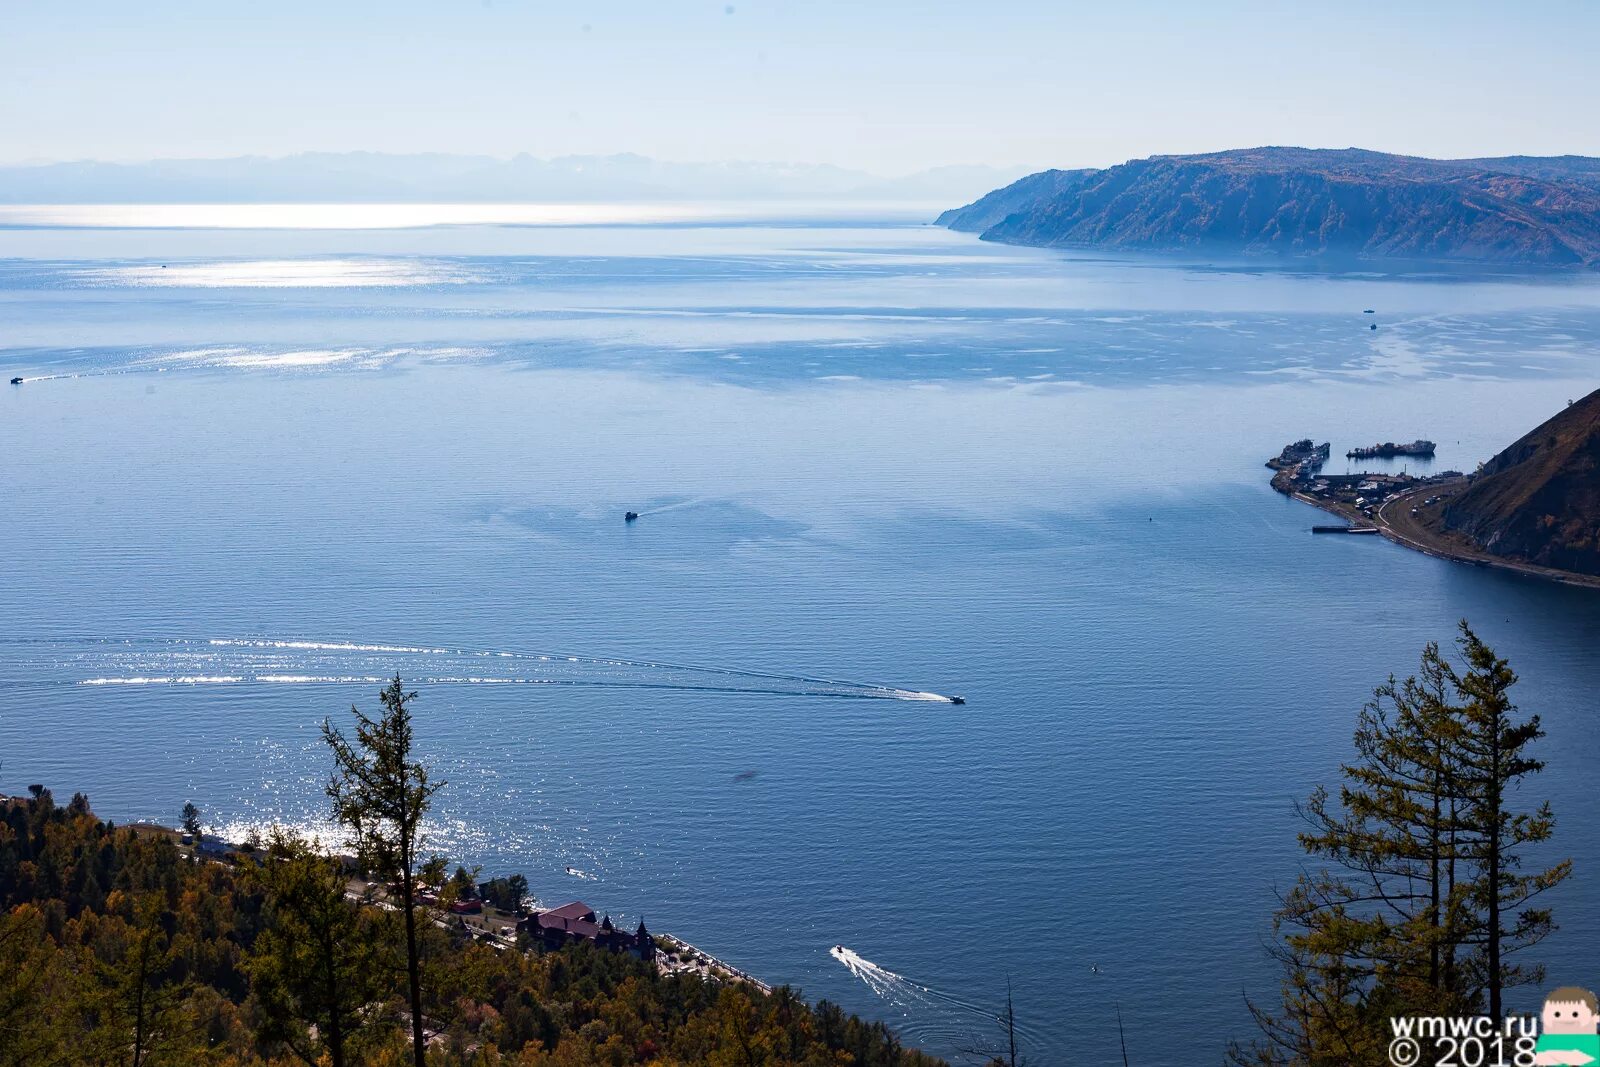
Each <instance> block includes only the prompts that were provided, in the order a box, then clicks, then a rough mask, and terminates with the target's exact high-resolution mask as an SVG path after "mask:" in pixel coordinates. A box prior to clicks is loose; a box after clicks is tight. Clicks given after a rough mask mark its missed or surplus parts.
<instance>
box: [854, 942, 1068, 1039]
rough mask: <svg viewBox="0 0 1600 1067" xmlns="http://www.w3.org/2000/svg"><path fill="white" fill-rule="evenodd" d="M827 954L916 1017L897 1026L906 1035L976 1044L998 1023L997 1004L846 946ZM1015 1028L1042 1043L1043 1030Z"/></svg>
mask: <svg viewBox="0 0 1600 1067" xmlns="http://www.w3.org/2000/svg"><path fill="white" fill-rule="evenodd" d="M828 954H829V955H830V956H832V957H833V958H834V959H836V960H838V961H839V962H840V963H842V964H844V967H845V969H846V970H848V971H849V972H850V973H851V974H852V975H854V976H855V977H857V978H859V979H861V982H862V984H864V985H865V986H866V987H867V988H868V989H870V990H872V991H873V992H874V993H876V994H877V995H878V996H879V997H881V998H883V999H884V1000H885V1001H887V1002H888V1003H890V1004H892V1005H894V1006H895V1007H897V1008H900V1009H902V1011H904V1012H905V1013H906V1015H907V1016H908V1018H911V1019H912V1020H913V1021H912V1022H910V1023H905V1024H900V1025H899V1026H898V1027H897V1029H899V1030H900V1031H901V1032H902V1033H903V1034H904V1035H906V1036H917V1037H929V1036H933V1035H939V1036H941V1037H946V1038H948V1037H966V1038H970V1039H971V1040H972V1041H973V1042H974V1043H981V1042H983V1041H984V1040H985V1039H986V1038H989V1037H990V1036H991V1035H992V1034H993V1032H994V1027H995V1026H997V1025H998V1020H999V1017H1000V1016H999V1012H998V1010H997V1009H996V1008H995V1007H994V1006H991V1005H984V1004H979V1003H977V1002H975V1001H971V1000H967V999H966V998H964V997H959V996H956V995H955V994H953V993H947V992H945V991H943V990H940V989H935V988H934V987H932V986H926V985H923V984H921V983H920V982H916V981H913V980H912V979H910V978H907V977H906V976H905V975H903V974H897V973H895V972H894V971H891V970H889V968H887V967H882V966H879V965H878V964H876V963H873V962H872V961H871V960H869V959H867V958H866V957H865V956H862V955H861V954H860V953H858V952H856V951H854V950H853V949H849V948H846V947H845V946H844V945H834V946H833V947H832V948H831V949H829V950H828ZM930 1014H931V1015H932V1016H933V1018H931V1019H927V1018H918V1016H923V1015H930ZM1016 1029H1017V1034H1018V1036H1019V1037H1022V1038H1025V1039H1027V1040H1028V1041H1029V1042H1041V1041H1042V1040H1043V1038H1044V1033H1043V1031H1040V1030H1038V1029H1036V1028H1034V1027H1031V1026H1027V1025H1025V1024H1022V1023H1018V1024H1017V1028H1016Z"/></svg>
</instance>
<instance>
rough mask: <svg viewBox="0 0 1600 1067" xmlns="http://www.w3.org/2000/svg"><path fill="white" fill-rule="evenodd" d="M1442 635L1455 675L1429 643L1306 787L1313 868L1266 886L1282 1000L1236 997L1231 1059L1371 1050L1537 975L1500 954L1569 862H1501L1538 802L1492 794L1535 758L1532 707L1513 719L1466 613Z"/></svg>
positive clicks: (1545, 918)
mask: <svg viewBox="0 0 1600 1067" xmlns="http://www.w3.org/2000/svg"><path fill="white" fill-rule="evenodd" d="M1457 644H1458V646H1459V648H1460V652H1461V656H1462V660H1463V667H1462V669H1461V671H1460V672H1458V671H1457V670H1456V669H1455V668H1453V667H1452V666H1451V665H1450V663H1449V662H1448V661H1447V660H1446V659H1445V657H1444V656H1443V655H1442V654H1441V652H1440V650H1439V648H1438V646H1437V645H1433V644H1430V645H1429V646H1428V647H1427V648H1426V649H1425V650H1424V652H1423V655H1422V664H1421V669H1420V671H1419V673H1418V675H1417V676H1414V677H1411V678H1407V679H1406V680H1405V681H1404V682H1396V681H1395V680H1394V679H1393V678H1390V679H1389V681H1388V682H1386V683H1385V684H1384V685H1382V686H1380V687H1379V688H1378V689H1377V690H1376V691H1375V693H1374V696H1373V699H1372V701H1371V702H1370V703H1369V704H1368V705H1367V706H1366V707H1365V708H1364V709H1363V710H1362V712H1361V714H1360V716H1359V718H1358V722H1357V728H1356V733H1355V748H1356V753H1357V759H1356V760H1355V761H1354V762H1352V763H1351V764H1349V765H1346V766H1345V767H1344V768H1343V769H1342V778H1343V782H1342V784H1341V786H1340V789H1339V793H1338V796H1337V798H1335V797H1334V796H1332V795H1331V794H1330V793H1329V792H1328V791H1327V790H1325V789H1323V788H1321V787H1319V788H1318V789H1317V790H1315V791H1314V792H1313V793H1312V795H1311V798H1310V800H1309V801H1308V802H1307V803H1306V804H1305V805H1304V806H1303V807H1302V808H1301V809H1300V811H1301V814H1302V815H1303V816H1304V817H1305V819H1306V821H1307V823H1308V829H1307V830H1306V831H1305V832H1304V833H1302V834H1301V835H1300V844H1301V846H1302V847H1303V848H1304V849H1305V850H1306V852H1307V853H1308V854H1309V855H1311V856H1312V857H1315V858H1316V859H1318V860H1320V861H1322V864H1323V866H1322V867H1321V868H1320V869H1317V870H1313V871H1307V872H1306V873H1304V874H1302V875H1301V877H1300V878H1299V879H1298V880H1297V881H1296V883H1295V885H1294V886H1293V888H1291V889H1290V890H1289V891H1288V892H1287V893H1286V894H1284V895H1283V896H1282V897H1281V898H1280V908H1279V910H1278V913H1277V915H1276V916H1275V917H1274V922H1273V928H1274V941H1275V947H1274V950H1273V951H1274V954H1275V956H1276V958H1277V959H1278V960H1279V962H1280V963H1281V965H1282V967H1283V972H1284V984H1283V988H1282V989H1281V991H1280V1004H1279V1007H1278V1008H1277V1009H1275V1010H1271V1011H1269V1010H1265V1009H1262V1008H1259V1007H1257V1006H1256V1005H1254V1004H1252V1005H1251V1006H1250V1007H1251V1011H1252V1012H1253V1013H1254V1015H1255V1017H1256V1021H1257V1023H1258V1025H1259V1027H1260V1029H1261V1031H1262V1035H1263V1040H1262V1041H1260V1042H1258V1043H1257V1044H1255V1045H1253V1046H1250V1047H1238V1046H1235V1047H1234V1048H1232V1049H1230V1059H1232V1061H1233V1062H1235V1063H1239V1064H1245V1063H1252V1064H1278V1063H1290V1064H1312V1065H1322V1064H1327V1065H1329V1067H1332V1065H1335V1064H1338V1065H1356V1064H1381V1063H1384V1062H1386V1060H1387V1051H1386V1048H1385V1046H1384V1043H1383V1040H1382V1035H1383V1034H1384V1033H1385V1029H1384V1027H1385V1025H1386V1020H1387V1019H1388V1018H1389V1017H1391V1016H1396V1015H1403V1014H1429V1015H1437V1014H1455V1013H1461V1012H1466V1011H1480V1010H1485V1009H1487V1010H1488V1011H1489V1013H1490V1014H1491V1015H1493V1016H1494V1017H1496V1018H1498V1017H1500V1015H1501V1013H1502V1011H1503V1005H1502V1003H1501V990H1502V989H1503V987H1504V986H1506V985H1509V984H1513V983H1516V982H1520V981H1529V980H1536V978H1537V977H1538V975H1539V974H1540V973H1541V972H1540V970H1539V969H1538V968H1536V967H1535V968H1529V969H1526V970H1524V969H1523V968H1520V967H1517V966H1512V965H1510V964H1508V963H1507V962H1506V961H1505V956H1506V955H1507V954H1509V953H1511V952H1515V951H1519V950H1521V949H1525V948H1527V947H1529V946H1531V945H1533V944H1536V943H1537V942H1538V941H1539V940H1541V939H1542V938H1543V937H1544V936H1545V935H1546V934H1548V933H1549V931H1550V930H1551V929H1552V928H1553V921H1552V919H1551V916H1550V913H1549V912H1548V911H1546V910H1541V909H1536V908H1531V907H1527V906H1526V905H1527V904H1528V902H1529V901H1530V900H1532V898H1533V897H1535V896H1537V895H1538V894H1540V893H1542V892H1543V891H1544V890H1546V889H1548V888H1550V886H1552V885H1555V884H1556V883H1558V882H1559V881H1561V880H1562V879H1563V878H1565V877H1566V876H1567V874H1568V873H1569V872H1570V864H1568V863H1560V864H1557V865H1556V866H1554V867H1551V868H1549V869H1547V870H1544V871H1541V872H1538V873H1536V874H1531V875H1522V874H1519V873H1516V872H1517V871H1518V870H1519V869H1520V860H1521V857H1520V853H1519V851H1518V848H1519V846H1521V845H1524V844H1529V843H1535V842H1542V841H1545V840H1547V839H1548V838H1549V836H1550V834H1551V831H1552V829H1553V827H1554V819H1553V817H1552V816H1551V813H1550V809H1549V806H1548V805H1541V806H1540V807H1539V808H1538V809H1536V810H1535V811H1534V812H1533V813H1531V814H1526V813H1515V812H1511V811H1508V810H1507V808H1506V798H1507V791H1508V789H1509V788H1510V787H1511V786H1513V785H1514V784H1515V783H1517V782H1518V781H1519V780H1521V779H1522V778H1523V777H1525V776H1526V775H1528V774H1532V773H1534V772H1536V771H1538V770H1539V769H1540V767H1541V766H1542V764H1541V763H1540V762H1539V761H1538V760H1535V759H1533V758H1532V757H1530V756H1528V755H1527V754H1526V751H1525V750H1526V748H1527V746H1528V745H1529V744H1531V743H1532V742H1533V741H1535V740H1537V739H1538V738H1539V737H1540V736H1542V734H1541V731H1540V729H1539V722H1538V718H1537V717H1533V718H1531V719H1528V720H1525V721H1523V720H1519V719H1518V718H1517V714H1516V708H1515V706H1514V705H1513V704H1512V703H1511V701H1510V699H1509V697H1508V695H1507V691H1508V690H1509V689H1510V687H1511V685H1513V684H1514V683H1515V682H1516V676H1515V675H1514V674H1512V673H1511V670H1510V668H1509V666H1507V664H1506V662H1505V661H1504V660H1501V659H1499V658H1497V657H1496V656H1495V655H1494V653H1493V652H1492V651H1491V650H1490V649H1488V647H1487V646H1485V645H1484V644H1483V642H1482V641H1481V640H1479V639H1478V637H1477V635H1476V634H1474V633H1473V632H1472V630H1471V629H1470V628H1469V627H1468V626H1467V624H1466V623H1465V622H1463V623H1462V624H1461V628H1460V637H1459V639H1458V641H1457ZM1519 908H1520V909H1522V910H1520V911H1518V910H1517V909H1519ZM1512 912H1515V913H1516V914H1515V916H1514V918H1512V919H1511V920H1510V921H1509V922H1508V921H1507V919H1506V916H1507V915H1510V914H1511V913H1512Z"/></svg>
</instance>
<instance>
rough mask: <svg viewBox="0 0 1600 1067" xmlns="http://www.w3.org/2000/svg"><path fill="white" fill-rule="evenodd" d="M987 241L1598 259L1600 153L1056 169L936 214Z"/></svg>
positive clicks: (1295, 151)
mask: <svg viewBox="0 0 1600 1067" xmlns="http://www.w3.org/2000/svg"><path fill="white" fill-rule="evenodd" d="M938 221H939V223H940V224H941V225H945V226H948V227H950V228H952V229H957V230H967V231H972V232H977V233H979V234H981V235H982V237H983V239H984V240H987V241H1003V242H1007V243H1011V244H1024V245H1044V246H1062V247H1072V246H1078V247H1089V248H1106V249H1152V250H1162V251H1194V252H1203V253H1224V254H1243V255H1250V254H1260V253H1269V254H1281V255H1290V256H1304V257H1322V258H1328V259H1406V260H1443V261H1457V262H1463V263H1484V264H1525V265H1537V266H1551V267H1596V266H1600V159H1595V158H1591V157H1588V156H1550V157H1538V156H1505V157H1501V158H1494V159H1424V158H1421V157H1418V156H1396V155H1388V154H1385V153H1382V152H1369V151H1365V150H1363V149H1358V148H1347V149H1308V148H1252V149H1240V150H1235V151H1229V152H1214V153H1210V154H1206V155H1192V156H1151V157H1150V158H1148V159H1136V160H1130V161H1129V162H1127V163H1123V164H1120V165H1118V166H1115V167H1107V168H1105V169H1103V170H1049V171H1042V172H1040V173H1037V174H1030V175H1028V176H1026V177H1024V178H1022V179H1020V180H1019V181H1016V182H1013V183H1012V184H1010V185H1008V186H1005V187H1004V188H1000V189H996V190H995V191H993V192H991V193H989V194H987V195H986V196H983V197H981V198H980V199H978V200H976V201H974V202H973V203H971V204H968V205H967V206H966V207H962V208H957V209H955V210H952V211H947V212H945V213H944V214H943V215H941V216H939V220H938Z"/></svg>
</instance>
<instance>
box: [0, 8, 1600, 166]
mask: <svg viewBox="0 0 1600 1067" xmlns="http://www.w3.org/2000/svg"><path fill="white" fill-rule="evenodd" d="M1597 46H1600V4H1590V3H1584V2H1580V0H1573V2H1570V3H1555V2H1548V3H1540V2H1529V0H1524V2H1520V3H1515V4H1512V3H1506V4H1474V3H1461V2H1454V3H1446V2H1443V0H1439V2H1435V3H1406V2H1404V0H1388V2H1384V3H1373V4H1367V3H1358V2H1337V3H1334V2H1325V3H1318V4H1315V5H1313V4H1302V5H1295V4H1290V3H1221V2H1202V0H1193V2H1188V3H1154V2H1150V3H1137V2H1132V0H1120V2H1108V3H1101V4H1071V3H1052V2H1048V0H985V2H981V3H980V2H970V3H957V2H953V0H917V2H915V3H911V2H904V3H902V2H888V0H882V2H873V0H733V3H731V4H729V3H726V2H715V3H712V2H702V0H612V2H608V0H594V2H591V3H587V4H579V3H560V2H536V0H454V2H445V0H431V2H430V0H384V2H382V3H378V2H372V3H368V2H358V0H316V2H302V0H253V2H238V0H194V2H176V0H0V158H3V159H5V160H7V161H21V160H30V159H84V158H96V159H148V158H155V157H165V156H222V155H238V154H262V155H282V154H288V153H293V152H298V151H304V150H328V151H343V150H349V149H372V150H380V151H395V152H410V151H443V152H470V153H485V154H490V155H497V156H510V155H515V154H517V153H520V152H528V153H532V154H534V155H538V156H555V155H567V154H587V153H609V152H624V151H626V152H638V153H641V154H644V155H650V156H656V157H660V158H664V159H679V160H722V159H758V160H792V161H801V162H827V163H838V164H842V165H845V166H852V167H861V168H865V169H868V170H873V171H877V172H880V173H885V174H892V173H898V172H904V171H910V170H914V169H918V168H921V167H925V166H930V165H936V164H942V163H993V164H1030V165H1035V164H1036V165H1055V166H1077V165H1095V164H1107V163H1114V162H1120V161H1121V160H1123V159H1126V158H1129V157H1133V156H1143V155H1149V154H1151V153H1155V152H1189V151H1204V150H1211V149H1218V148H1231V147H1240V146H1246V145H1257V144H1304V145H1314V146H1324V147H1330V146H1331V147H1344V146H1347V145H1360V146H1363V147H1369V148H1378V149H1385V150H1390V151H1403V152H1413V153H1418V154H1424V155H1437V156H1444V155H1487V154H1505V153H1514V152H1526V153H1541V154H1544V153H1560V152H1577V153H1585V154H1596V155H1600V106H1597V105H1600V91H1597V90H1600V62H1597V60H1596V56H1597V54H1600V53H1597Z"/></svg>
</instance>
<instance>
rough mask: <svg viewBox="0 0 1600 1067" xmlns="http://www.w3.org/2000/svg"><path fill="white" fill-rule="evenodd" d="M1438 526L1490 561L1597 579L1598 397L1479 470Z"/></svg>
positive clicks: (1599, 544)
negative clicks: (1502, 560) (1495, 559)
mask: <svg viewBox="0 0 1600 1067" xmlns="http://www.w3.org/2000/svg"><path fill="white" fill-rule="evenodd" d="M1441 520H1442V522H1443V523H1444V525H1445V527H1446V528H1447V529H1450V530H1453V531H1455V532H1457V533H1460V534H1463V535H1465V536H1466V537H1468V538H1470V539H1471V540H1472V541H1473V542H1475V543H1476V544H1477V545H1478V546H1480V547H1481V548H1482V549H1484V551H1486V552H1490V553H1492V554H1494V555H1497V556H1505V557H1507V558H1509V559H1520V560H1525V561H1527V562H1529V563H1537V564H1541V565H1543V566H1546V567H1559V568H1561V569H1563V570H1569V571H1578V572H1581V573H1583V574H1600V390H1596V391H1595V392H1593V393H1590V394H1589V395H1588V396H1586V397H1584V398H1583V399H1582V400H1579V401H1577V402H1576V403H1573V404H1571V405H1569V406H1568V407H1567V408H1565V409H1564V410H1563V411H1561V412H1560V413H1559V414H1558V415H1556V416H1555V417H1554V418H1552V419H1550V420H1549V421H1547V422H1545V423H1544V424H1543V425H1541V426H1540V427H1539V428H1538V429H1536V430H1534V431H1533V432H1532V433H1530V434H1528V435H1527V436H1525V437H1523V438H1521V439H1520V440H1518V441H1517V442H1515V443H1514V444H1512V445H1511V447H1509V448H1507V449H1506V450H1505V451H1503V452H1501V453H1500V454H1499V455H1497V456H1495V457H1494V459H1492V460H1490V461H1489V462H1488V463H1487V464H1485V465H1484V467H1483V469H1482V470H1481V471H1480V472H1479V473H1478V475H1477V476H1476V477H1475V478H1474V479H1473V480H1472V484H1471V485H1470V486H1468V487H1467V489H1466V490H1464V491H1463V492H1461V493H1458V494H1457V495H1456V496H1455V497H1454V498H1453V499H1451V501H1450V502H1449V504H1448V505H1446V506H1445V508H1444V511H1443V514H1442V516H1441Z"/></svg>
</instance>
